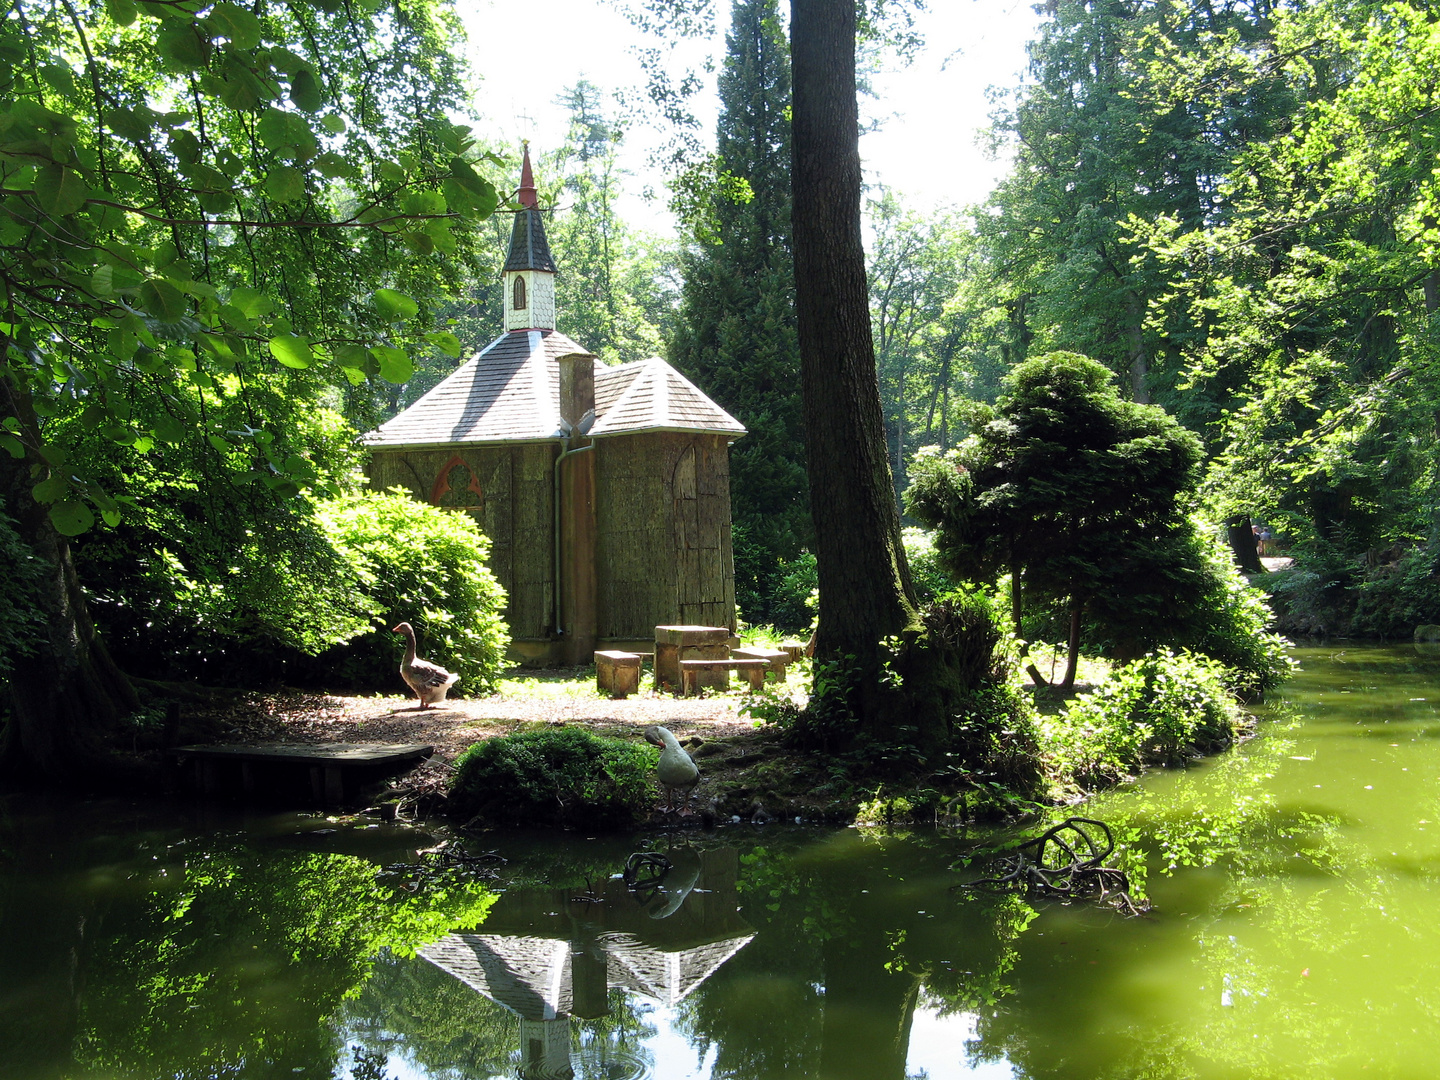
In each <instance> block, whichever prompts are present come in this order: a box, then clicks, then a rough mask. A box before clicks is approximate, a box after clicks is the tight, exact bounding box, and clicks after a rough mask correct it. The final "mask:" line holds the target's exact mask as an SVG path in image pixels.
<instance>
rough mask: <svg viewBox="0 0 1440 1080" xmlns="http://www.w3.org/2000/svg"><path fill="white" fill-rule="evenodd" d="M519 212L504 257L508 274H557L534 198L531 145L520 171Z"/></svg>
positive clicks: (527, 149) (526, 151)
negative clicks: (520, 271)
mask: <svg viewBox="0 0 1440 1080" xmlns="http://www.w3.org/2000/svg"><path fill="white" fill-rule="evenodd" d="M516 201H518V202H519V203H520V210H519V212H518V213H516V215H515V225H514V227H513V228H512V229H511V230H510V253H509V254H508V255H507V256H506V257H505V269H506V270H548V271H549V272H550V273H552V274H553V273H554V272H555V260H554V259H553V258H552V257H551V255H550V243H549V241H548V240H546V239H545V222H544V220H543V219H542V217H541V211H540V200H539V199H537V198H536V197H535V177H534V175H533V174H532V173H531V172H530V143H529V141H528V140H527V141H526V143H525V163H524V165H522V166H521V168H520V190H519V192H517V193H516Z"/></svg>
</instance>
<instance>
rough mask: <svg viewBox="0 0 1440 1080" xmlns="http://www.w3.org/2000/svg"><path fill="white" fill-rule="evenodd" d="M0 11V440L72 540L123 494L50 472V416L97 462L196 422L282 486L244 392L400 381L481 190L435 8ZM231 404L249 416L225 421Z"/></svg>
mask: <svg viewBox="0 0 1440 1080" xmlns="http://www.w3.org/2000/svg"><path fill="white" fill-rule="evenodd" d="M12 15H13V16H14V17H12V18H10V19H7V20H5V21H4V22H3V23H0V56H3V58H4V59H3V64H0V86H3V90H4V92H3V94H0V101H3V103H4V104H3V106H0V178H3V186H4V197H3V200H0V283H3V285H4V295H5V297H6V298H7V299H6V301H5V303H6V304H7V305H8V306H7V307H6V308H5V311H4V314H3V322H4V338H3V346H4V350H3V353H0V375H3V376H4V377H5V378H6V380H8V382H9V383H10V384H11V385H12V386H13V387H14V397H13V398H11V397H10V396H9V395H7V396H6V397H5V399H4V403H5V404H4V406H3V407H0V413H3V414H4V415H0V421H3V423H4V426H5V427H6V429H7V431H8V434H7V435H6V436H5V440H4V441H5V449H6V450H8V451H10V453H12V454H13V453H15V452H17V451H18V452H19V453H20V454H23V455H25V456H26V457H27V458H28V461H29V462H30V463H33V464H38V465H39V466H40V469H41V472H40V474H39V479H40V480H41V481H42V482H41V484H40V485H39V486H38V487H37V488H36V490H35V492H34V494H35V497H36V498H38V499H40V500H41V501H42V502H44V503H46V504H48V505H49V506H50V507H51V508H52V509H51V514H50V516H51V520H52V522H53V523H54V524H55V525H56V527H57V528H59V529H61V531H62V532H64V533H66V534H75V533H79V532H83V531H85V530H87V529H88V528H89V527H91V525H92V523H93V522H94V521H95V520H97V519H98V518H101V517H103V518H105V519H106V520H107V521H110V523H112V524H113V523H114V521H116V520H118V519H119V517H120V516H121V515H122V513H123V511H124V509H125V508H126V507H127V502H126V501H125V500H124V499H122V498H121V497H120V496H118V495H117V494H116V493H115V492H114V491H113V490H111V489H110V488H108V487H107V486H106V485H105V484H104V483H103V482H101V479H100V478H99V477H97V476H96V475H94V474H92V473H89V472H88V471H82V470H79V469H77V468H74V467H72V466H71V465H70V464H69V463H67V461H66V455H65V451H64V449H63V447H59V446H56V445H55V444H54V442H53V440H52V431H51V429H52V428H53V427H54V426H55V425H53V424H52V423H51V422H50V418H52V417H62V418H63V417H67V416H73V417H74V418H76V420H77V421H78V422H79V423H82V424H83V425H84V426H85V427H86V428H87V429H90V430H92V431H94V432H98V433H101V434H103V435H104V437H105V438H106V439H108V440H109V442H110V444H111V454H112V455H121V454H128V453H132V452H133V453H142V454H143V453H148V452H150V451H151V450H152V449H153V448H154V447H155V446H157V445H161V444H165V443H169V442H172V441H175V438H176V432H177V431H181V432H184V431H188V432H193V433H195V434H196V435H197V436H198V437H203V438H204V439H205V440H206V441H208V442H209V443H210V444H211V445H212V446H214V448H215V451H216V452H217V453H219V454H220V455H221V456H222V457H224V458H225V459H226V462H227V465H228V467H229V468H230V469H231V470H232V471H233V472H234V473H235V474H236V475H237V477H239V478H244V479H243V481H242V482H246V483H256V484H260V485H263V486H266V487H269V488H271V489H273V490H276V491H280V492H282V493H288V494H294V493H295V492H296V491H297V490H299V489H300V488H302V487H304V486H305V485H306V482H307V479H308V478H309V477H310V475H311V465H310V463H308V462H307V461H306V459H304V458H303V457H301V456H298V455H288V456H285V455H282V456H281V457H279V459H278V460H277V459H274V458H272V456H271V455H270V453H269V449H270V443H269V442H268V441H267V438H266V436H267V434H273V433H270V432H268V426H269V425H268V419H269V418H268V415H267V412H266V409H265V405H266V404H267V402H266V401H265V398H264V395H263V394H256V393H254V392H253V391H254V387H255V385H256V383H263V382H265V381H266V380H267V379H269V378H272V377H276V376H284V377H285V378H286V379H288V380H289V381H288V382H287V383H286V385H287V388H288V391H289V395H290V396H292V397H294V398H308V399H309V400H310V401H311V402H312V403H313V402H314V401H315V399H316V398H317V397H318V396H319V394H320V393H321V391H323V390H324V389H325V388H326V387H327V386H329V385H332V384H334V383H336V382H339V383H342V384H348V385H352V386H353V385H361V384H364V383H366V382H367V380H371V379H377V378H378V379H389V380H392V381H403V379H404V378H406V377H408V373H409V371H410V369H411V367H412V363H411V360H410V358H409V355H408V350H412V349H415V348H421V347H425V333H426V332H427V331H428V330H429V326H428V317H429V314H430V310H431V306H432V304H433V303H434V301H435V299H436V298H437V296H438V295H440V294H443V293H444V292H445V291H446V289H447V287H448V284H449V283H453V282H454V281H455V280H457V277H456V270H457V266H458V265H459V264H460V263H461V262H462V261H463V259H464V257H465V256H464V252H465V250H466V249H467V248H468V246H469V244H470V243H471V238H472V234H473V223H474V222H475V221H478V220H480V219H482V218H484V217H486V216H488V215H489V214H490V213H491V212H492V211H493V210H494V208H495V206H496V203H497V196H496V192H495V190H494V188H493V187H492V186H491V185H490V184H489V183H488V182H487V181H486V180H484V179H483V178H481V177H480V176H479V175H477V173H476V172H475V169H474V166H473V164H472V163H471V161H469V160H467V154H469V153H470V152H471V151H472V150H473V146H472V142H471V140H470V138H469V135H468V130H469V129H468V128H466V127H464V126H457V125H455V124H453V123H452V122H451V120H450V119H449V116H448V115H447V114H448V113H449V112H450V111H451V110H452V109H453V108H455V107H456V106H458V105H459V103H460V102H459V94H460V87H461V85H462V80H461V79H460V78H459V71H458V68H457V65H456V63H455V62H454V60H453V59H452V58H451V57H450V55H449V54H448V52H447V48H448V43H449V41H451V40H453V38H454V37H455V32H456V26H455V23H454V20H453V15H452V14H451V13H449V12H448V11H447V10H446V9H443V8H441V7H438V6H434V5H429V4H426V3H413V4H407V5H406V6H405V7H404V8H403V9H393V8H381V7H377V6H374V5H362V6H359V7H356V6H353V5H352V6H340V5H333V4H329V3H317V4H308V3H299V4H291V5H281V6H277V5H266V4H263V3H262V4H260V5H258V6H257V7H255V8H247V9H241V8H239V7H237V6H236V5H234V4H229V3H219V4H213V5H212V4H208V3H207V4H195V5H188V6H174V5H158V6H157V5H141V6H140V7H139V8H137V7H136V6H134V5H132V4H129V3H123V4H121V5H119V6H118V7H117V6H116V5H114V4H110V5H104V4H99V3H87V4H80V5H70V4H59V3H52V2H50V0H26V2H24V3H23V4H21V5H20V6H18V7H16V8H15V9H14V11H13V12H12ZM336 56H346V57H348V58H349V61H350V62H347V63H343V64H335V63H333V62H332V61H333V58H334V57H336ZM377 288H378V291H377ZM22 297H23V298H26V299H24V300H23V302H22V301H21V298H22ZM237 399H238V400H239V401H241V402H243V403H244V406H245V412H246V420H245V422H243V423H240V424H234V423H227V422H226V418H224V417H222V416H221V415H220V414H221V413H222V412H223V411H224V410H223V408H221V406H222V405H223V404H224V403H226V402H230V401H232V400H237ZM147 405H148V406H151V407H148V408H141V406H147ZM5 460H9V456H8V455H7V456H6V457H5ZM0 464H3V463H0Z"/></svg>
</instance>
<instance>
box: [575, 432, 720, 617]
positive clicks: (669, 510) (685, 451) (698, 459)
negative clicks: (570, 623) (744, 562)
mask: <svg viewBox="0 0 1440 1080" xmlns="http://www.w3.org/2000/svg"><path fill="white" fill-rule="evenodd" d="M595 454H596V458H595V490H596V523H597V532H598V537H597V562H598V564H599V565H598V571H597V579H598V580H597V604H598V621H599V625H598V628H597V629H598V632H599V637H600V638H601V639H602V640H605V639H617V638H618V639H643V638H647V637H653V635H654V628H655V627H656V626H658V625H667V624H676V623H679V624H686V623H688V624H695V625H703V626H728V627H730V628H732V629H733V628H734V625H735V569H734V558H733V555H732V553H731V548H730V451H729V441H728V439H726V438H725V437H724V436H720V435H684V434H675V433H661V434H640V435H621V436H615V437H612V438H606V439H597V440H596V442H595Z"/></svg>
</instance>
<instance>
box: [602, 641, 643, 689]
mask: <svg viewBox="0 0 1440 1080" xmlns="http://www.w3.org/2000/svg"><path fill="white" fill-rule="evenodd" d="M595 685H596V686H597V687H598V688H599V689H600V690H601V691H602V692H603V693H608V694H609V695H610V696H611V697H617V698H623V697H629V696H630V695H631V694H633V693H635V692H636V691H638V690H639V689H640V654H639V653H632V652H621V651H619V650H618V649H601V650H597V651H596V653H595Z"/></svg>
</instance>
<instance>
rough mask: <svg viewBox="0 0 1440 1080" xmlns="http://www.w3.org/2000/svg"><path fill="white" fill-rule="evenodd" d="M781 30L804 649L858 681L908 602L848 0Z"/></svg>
mask: <svg viewBox="0 0 1440 1080" xmlns="http://www.w3.org/2000/svg"><path fill="white" fill-rule="evenodd" d="M790 33H791V56H792V80H793V88H794V89H793V127H792V131H793V141H792V154H793V162H794V168H793V174H792V183H793V185H794V209H793V230H794V245H795V306H796V314H797V317H798V323H799V332H800V364H801V386H802V390H803V393H804V412H805V446H806V455H807V460H808V469H809V476H810V505H811V512H812V514H813V516H814V519H815V555H816V563H817V568H818V573H819V583H820V627H819V633H818V636H817V639H816V655H817V657H819V658H820V659H822V660H834V659H836V658H838V657H842V656H847V655H848V656H854V657H855V658H856V659H857V661H858V663H859V668H860V671H861V673H862V680H865V676H866V675H867V673H870V672H872V671H875V670H878V668H877V664H878V657H879V643H880V641H881V640H882V639H884V638H886V637H889V636H891V635H893V634H897V633H899V632H900V631H901V630H903V629H904V628H905V627H906V626H907V625H908V624H909V623H910V622H911V621H912V619H913V617H914V613H915V599H914V594H913V592H912V590H911V587H910V574H909V568H908V567H907V565H906V563H905V552H904V549H903V548H902V547H901V544H900V517H899V514H898V513H897V512H896V509H895V503H894V500H893V497H892V494H891V491H892V489H891V475H890V466H889V461H888V454H887V443H886V438H885V427H884V420H883V414H882V410H881V405H880V389H879V383H878V380H877V377H876V369H875V348H874V341H873V339H872V337H871V330H870V310H869V298H868V291H867V287H866V280H865V252H864V248H863V246H862V244H861V238H860V182H861V176H860V151H859V120H858V109H857V106H856V101H855V3H854V0H795V2H794V4H793V6H792V8H791V18H790ZM866 681H868V680H866ZM864 696H865V695H864V694H863V693H862V697H864ZM862 704H863V703H862ZM865 711H866V710H865V709H864V708H862V709H861V712H862V717H863V715H864V713H865Z"/></svg>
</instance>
